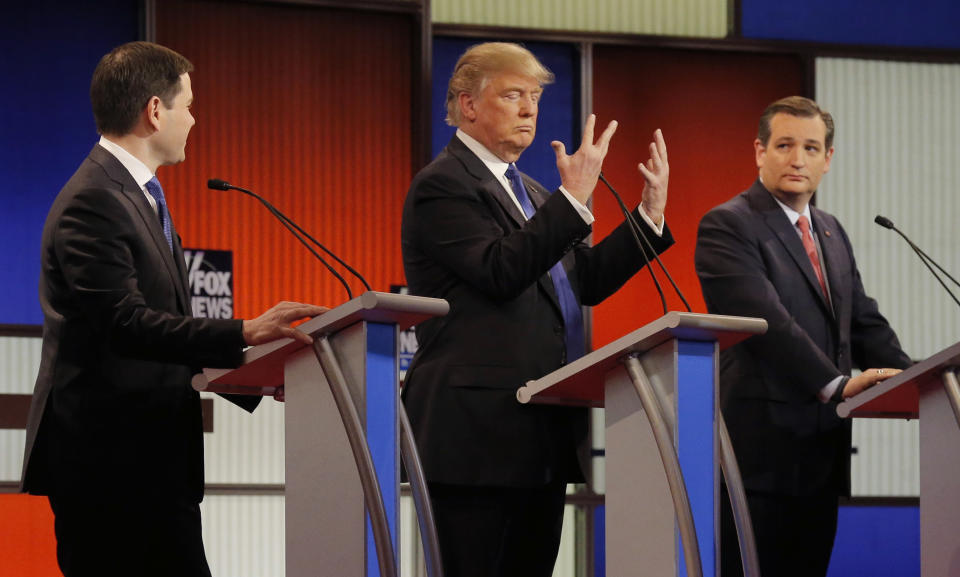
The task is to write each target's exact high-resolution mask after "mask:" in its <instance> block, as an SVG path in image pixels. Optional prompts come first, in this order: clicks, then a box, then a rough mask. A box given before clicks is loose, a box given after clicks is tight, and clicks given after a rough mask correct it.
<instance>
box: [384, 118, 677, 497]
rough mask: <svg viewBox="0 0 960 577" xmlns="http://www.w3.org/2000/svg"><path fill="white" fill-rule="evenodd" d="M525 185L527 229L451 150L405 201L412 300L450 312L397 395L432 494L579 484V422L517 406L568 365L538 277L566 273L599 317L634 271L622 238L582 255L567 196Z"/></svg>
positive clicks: (549, 297)
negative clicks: (445, 305)
mask: <svg viewBox="0 0 960 577" xmlns="http://www.w3.org/2000/svg"><path fill="white" fill-rule="evenodd" d="M523 179H524V184H525V187H526V189H527V192H528V193H529V195H530V198H531V201H532V202H533V204H534V205H535V206H536V207H537V212H536V214H534V216H533V218H531V219H530V220H529V221H526V220H525V219H524V218H523V215H522V214H521V213H520V210H519V209H518V208H517V206H516V204H514V202H513V201H512V200H511V198H510V197H509V195H508V193H507V192H506V191H505V190H504V188H503V187H502V186H501V184H500V183H499V181H498V180H497V179H496V177H494V175H493V174H492V173H491V172H490V171H489V169H487V167H486V165H484V164H483V162H482V161H481V160H480V159H479V158H477V157H476V155H474V154H473V153H472V152H471V151H470V150H469V149H468V148H467V147H466V145H464V144H463V143H462V142H461V141H460V139H459V138H457V137H456V136H454V138H453V139H452V140H451V141H450V143H449V144H448V145H447V147H446V148H445V149H444V150H443V152H441V153H440V155H439V156H437V158H436V159H435V160H434V161H433V162H432V163H431V164H430V165H428V166H427V167H426V168H424V169H423V170H422V171H420V173H419V174H417V176H416V177H415V178H414V180H413V183H412V184H411V186H410V191H409V193H408V195H407V198H406V202H405V205H404V211H403V223H402V233H401V242H402V249H403V263H404V270H405V272H406V277H407V282H408V284H409V287H410V292H411V293H412V294H416V295H421V296H430V297H436V298H443V299H446V300H447V301H448V302H449V303H450V313H449V314H448V315H447V316H445V317H439V318H435V319H431V320H428V321H426V322H424V323H422V324H421V325H419V326H418V327H417V339H418V341H419V350H418V351H417V354H416V356H415V357H414V359H413V361H412V365H411V368H410V370H409V371H408V373H407V377H406V382H405V384H404V388H403V397H404V402H405V405H406V409H407V412H408V414H409V417H410V421H411V424H412V426H413V429H414V433H415V435H416V439H417V445H418V447H419V450H420V456H421V458H422V459H423V464H424V469H425V472H426V475H427V478H428V480H429V481H431V482H440V483H452V484H460V485H490V486H520V487H522V486H527V487H530V486H537V485H540V484H543V483H546V482H549V481H552V480H562V479H567V480H574V479H580V478H581V476H580V467H579V466H578V465H577V455H576V449H577V445H578V443H580V442H581V441H582V440H583V439H584V438H585V436H586V411H585V410H584V409H575V408H561V407H550V406H531V405H521V404H520V403H519V402H518V401H517V400H516V390H517V389H518V388H519V387H520V386H522V385H523V384H524V383H525V382H526V381H528V380H530V379H536V378H539V377H542V376H543V375H545V374H547V373H549V372H551V371H553V370H556V369H557V368H559V367H560V366H562V365H563V364H564V363H565V362H566V358H565V354H566V353H565V346H564V327H563V317H562V316H561V313H560V305H559V303H558V300H557V295H556V293H555V291H554V287H553V283H552V282H551V280H550V278H549V275H548V274H547V273H548V271H549V269H550V267H551V266H553V265H554V264H555V263H556V262H557V261H558V260H562V261H563V264H564V267H565V269H566V271H567V275H568V277H569V279H570V284H571V286H572V287H573V291H574V293H575V295H576V297H577V300H578V302H579V303H580V304H581V305H594V304H597V303H599V302H600V301H602V300H603V299H605V298H606V297H607V296H609V295H610V294H612V293H613V292H615V291H616V290H617V289H618V288H619V287H620V286H622V285H623V283H624V282H626V281H627V280H628V279H629V278H630V277H631V276H632V275H633V274H634V273H635V272H636V271H637V270H639V269H640V267H641V266H642V264H643V261H642V257H641V256H640V253H639V251H638V250H637V248H636V247H635V245H634V241H633V239H632V237H631V235H630V231H629V229H628V228H627V227H626V225H625V224H624V225H621V226H620V227H618V228H617V229H615V230H614V231H613V232H612V233H611V234H610V235H609V236H608V237H607V238H605V239H604V240H603V241H602V242H600V243H599V244H598V245H596V246H594V247H588V246H587V245H586V244H584V243H583V242H582V241H583V239H584V238H586V236H587V235H588V234H590V230H591V229H590V226H588V225H586V224H585V223H584V221H583V219H582V218H581V216H580V215H579V214H578V213H577V211H576V210H575V209H574V208H573V206H572V205H571V204H570V202H569V201H568V200H567V199H566V198H564V196H563V194H557V193H554V194H552V195H551V194H550V193H549V192H548V191H546V190H545V189H544V188H543V187H542V186H541V185H540V184H538V183H537V182H535V181H534V180H532V179H531V178H529V177H527V176H526V175H524V176H523ZM638 220H640V221H641V222H642V219H639V217H638ZM641 226H646V225H643V224H642V225H641ZM647 234H648V236H649V237H650V238H651V241H652V242H653V245H654V247H655V248H656V250H657V251H658V252H662V251H663V250H666V248H667V247H669V246H670V245H671V244H672V243H673V238H672V236H671V235H670V232H669V230H665V231H664V234H663V236H662V237H658V236H656V234H654V233H653V232H652V231H650V230H649V229H648V233H647Z"/></svg>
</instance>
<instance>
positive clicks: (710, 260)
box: [695, 180, 911, 495]
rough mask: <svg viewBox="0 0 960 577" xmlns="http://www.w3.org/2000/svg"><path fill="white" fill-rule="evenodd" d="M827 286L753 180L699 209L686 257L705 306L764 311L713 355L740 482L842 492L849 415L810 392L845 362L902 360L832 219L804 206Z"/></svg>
mask: <svg viewBox="0 0 960 577" xmlns="http://www.w3.org/2000/svg"><path fill="white" fill-rule="evenodd" d="M810 211H811V217H812V221H813V228H814V231H815V233H816V235H817V238H818V240H819V243H820V246H821V249H822V253H823V258H822V259H821V266H822V267H823V268H824V269H825V271H826V276H827V280H828V282H829V287H830V302H829V304H828V302H827V300H826V299H825V298H824V296H823V292H822V291H821V289H820V285H819V283H818V281H817V278H816V275H815V273H814V270H813V266H812V265H811V264H810V259H809V258H808V257H807V255H806V252H805V251H804V249H803V243H802V242H801V240H800V236H799V235H798V234H797V230H796V228H795V227H794V226H793V225H792V224H790V220H789V219H788V218H787V215H786V214H785V213H784V212H783V209H782V208H781V207H780V205H779V204H777V202H776V200H775V199H774V197H773V195H772V194H771V193H770V192H769V191H767V189H766V188H764V186H763V185H762V184H761V183H760V181H759V180H758V181H756V182H755V183H754V184H753V186H751V187H750V188H749V189H748V190H746V191H745V192H743V193H741V194H740V195H738V196H736V197H734V198H733V199H731V200H730V201H728V202H726V203H724V204H721V205H720V206H718V207H716V208H714V209H713V210H711V211H710V212H708V213H707V214H706V216H704V217H703V219H702V220H701V222H700V227H699V231H698V234H697V248H696V255H695V263H696V269H697V275H698V276H699V278H700V284H701V288H702V290H703V296H704V300H705V301H706V304H707V310H708V311H709V312H711V313H715V314H724V315H740V316H747V317H760V318H763V319H766V321H767V323H768V325H769V329H768V331H767V333H766V334H764V335H760V336H754V337H751V338H750V339H748V340H746V341H744V342H743V343H741V344H738V345H736V346H734V347H731V348H730V349H728V350H726V351H724V352H723V353H721V359H720V363H721V365H720V395H721V403H722V406H723V414H724V418H725V419H726V423H727V427H728V428H729V430H730V436H731V439H732V441H733V446H734V449H735V451H736V453H737V461H738V462H739V464H740V468H741V472H742V474H743V478H744V484H745V485H746V487H747V489H751V490H755V491H763V492H768V493H775V494H786V495H813V494H823V493H836V494H844V493H847V492H849V482H850V480H849V478H850V473H849V470H850V422H849V421H848V420H842V419H840V418H839V417H838V416H837V414H836V404H835V403H826V404H824V403H822V402H820V400H819V399H818V397H817V393H818V392H819V391H820V389H822V388H823V387H824V386H826V385H827V383H829V382H830V381H831V380H832V379H834V378H835V377H837V376H840V375H849V374H850V370H851V368H852V367H854V366H856V367H858V368H861V369H866V368H871V367H895V368H904V367H907V366H909V365H910V362H911V361H910V359H909V357H908V356H907V355H906V354H905V353H904V352H903V350H902V349H901V348H900V343H899V341H898V340H897V337H896V335H895V334H894V332H893V330H892V329H891V328H890V325H889V324H888V323H887V320H886V319H885V318H884V317H883V316H882V315H881V314H880V312H879V310H878V308H877V303H876V301H874V300H873V299H871V298H870V297H868V296H867V295H866V294H865V293H864V289H863V284H862V282H861V280H860V272H859V271H858V270H857V264H856V261H855V260H854V256H853V248H852V247H851V245H850V240H849V238H847V234H846V232H844V230H843V227H842V226H841V225H840V223H839V221H837V219H836V218H834V217H833V216H832V215H830V214H828V213H826V212H824V211H822V210H819V209H817V208H815V207H813V206H811V207H810Z"/></svg>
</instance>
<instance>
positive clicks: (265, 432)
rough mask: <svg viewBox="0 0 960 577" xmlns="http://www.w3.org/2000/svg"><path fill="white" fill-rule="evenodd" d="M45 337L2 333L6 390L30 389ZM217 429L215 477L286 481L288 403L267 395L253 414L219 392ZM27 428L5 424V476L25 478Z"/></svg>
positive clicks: (0, 382) (212, 461) (0, 452)
mask: <svg viewBox="0 0 960 577" xmlns="http://www.w3.org/2000/svg"><path fill="white" fill-rule="evenodd" d="M40 347H41V340H40V339H39V338H33V337H0V393H15V394H30V393H32V392H33V384H34V381H35V380H36V378H37V370H38V369H39V367H40ZM204 396H209V397H212V398H213V399H214V432H213V433H212V434H205V435H204V448H205V451H206V475H207V481H208V482H211V483H283V481H284V473H283V440H284V437H283V435H284V432H283V431H284V427H283V404H282V403H277V402H275V401H274V400H273V399H270V398H267V399H264V400H263V401H262V402H261V403H260V406H259V407H257V409H256V410H255V411H254V412H253V414H249V413H247V412H246V411H244V410H242V409H240V408H238V407H236V406H235V405H233V404H231V403H228V402H227V401H224V400H223V399H222V398H220V397H218V396H216V395H204ZM25 440H26V433H25V432H24V431H18V430H5V429H0V480H2V481H15V480H18V479H19V478H20V469H21V467H22V463H23V444H24V442H25Z"/></svg>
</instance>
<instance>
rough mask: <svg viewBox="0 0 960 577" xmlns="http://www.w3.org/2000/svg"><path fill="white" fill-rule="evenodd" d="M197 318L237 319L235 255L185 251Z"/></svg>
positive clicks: (191, 300) (207, 251)
mask: <svg viewBox="0 0 960 577" xmlns="http://www.w3.org/2000/svg"><path fill="white" fill-rule="evenodd" d="M183 256H184V259H185V260H186V261H187V278H188V279H189V280H190V306H191V308H192V309H193V316H195V317H206V318H208V319H230V318H233V252H231V251H229V250H199V249H184V251H183Z"/></svg>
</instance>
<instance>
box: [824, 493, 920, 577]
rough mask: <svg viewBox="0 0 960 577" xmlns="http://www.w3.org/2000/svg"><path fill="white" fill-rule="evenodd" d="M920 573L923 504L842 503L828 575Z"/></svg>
mask: <svg viewBox="0 0 960 577" xmlns="http://www.w3.org/2000/svg"><path fill="white" fill-rule="evenodd" d="M847 575H870V576H871V577H920V507H919V506H918V505H905V506H858V505H851V506H846V507H840V517H839V519H838V520H837V540H836V542H835V543H834V547H833V556H832V557H831V558H830V570H829V571H828V572H827V577H845V576H847Z"/></svg>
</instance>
